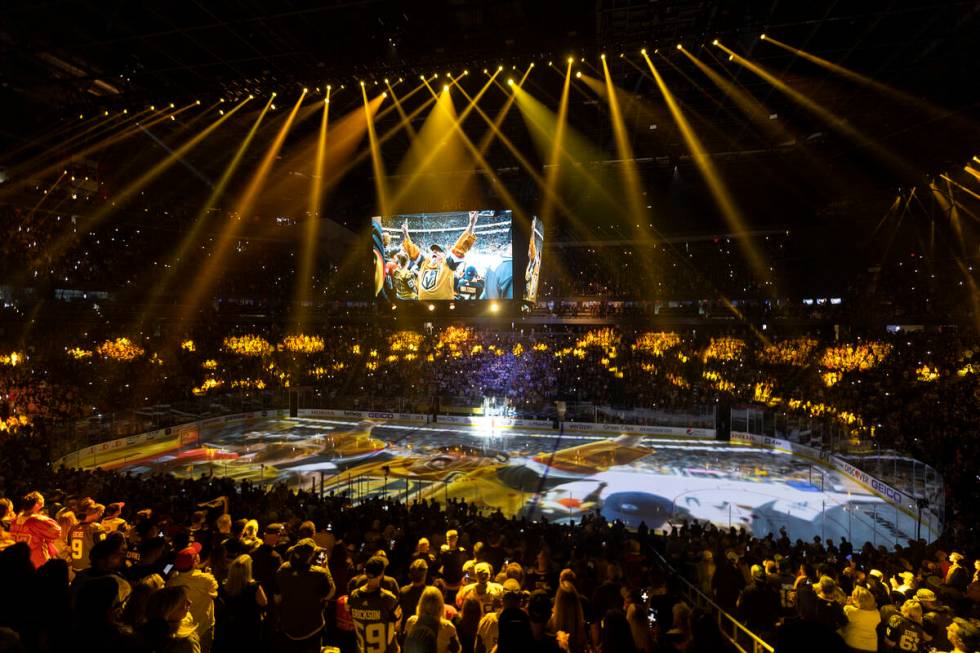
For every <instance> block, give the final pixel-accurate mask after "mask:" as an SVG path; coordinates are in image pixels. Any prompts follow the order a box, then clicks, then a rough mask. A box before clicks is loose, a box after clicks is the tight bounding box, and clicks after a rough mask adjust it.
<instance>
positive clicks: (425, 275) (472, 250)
mask: <svg viewBox="0 0 980 653" xmlns="http://www.w3.org/2000/svg"><path fill="white" fill-rule="evenodd" d="M372 238H373V241H374V242H373V246H374V267H375V277H374V280H375V295H376V296H377V297H379V298H381V299H386V300H391V301H423V302H427V301H438V300H442V301H478V300H484V299H490V300H493V299H513V297H514V288H513V286H514V282H513V277H514V270H513V242H512V216H511V212H510V211H489V210H488V211H454V212H449V213H420V214H412V215H397V216H391V217H375V218H373V219H372Z"/></svg>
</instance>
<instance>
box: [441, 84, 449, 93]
mask: <svg viewBox="0 0 980 653" xmlns="http://www.w3.org/2000/svg"><path fill="white" fill-rule="evenodd" d="M442 90H443V92H446V91H448V90H449V84H443V85H442Z"/></svg>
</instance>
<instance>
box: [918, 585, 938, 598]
mask: <svg viewBox="0 0 980 653" xmlns="http://www.w3.org/2000/svg"><path fill="white" fill-rule="evenodd" d="M915 598H916V599H917V600H919V601H935V600H936V593H935V592H933V591H932V590H931V589H928V588H925V587H923V588H921V589H918V590H916V591H915Z"/></svg>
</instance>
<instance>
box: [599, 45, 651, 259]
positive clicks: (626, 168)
mask: <svg viewBox="0 0 980 653" xmlns="http://www.w3.org/2000/svg"><path fill="white" fill-rule="evenodd" d="M602 74H603V77H605V82H606V84H605V88H606V102H607V104H608V105H609V121H610V123H611V124H612V130H613V138H614V139H615V141H616V152H617V154H618V156H619V159H620V161H622V165H620V166H619V167H620V169H621V170H622V173H623V183H624V185H625V187H626V188H625V190H626V205H627V207H628V210H629V213H630V217H631V218H632V220H631V222H633V224H635V225H636V229H637V231H638V233H637V235H638V236H639V237H640V238H648V237H649V234H648V233H647V232H646V229H645V228H644V227H643V225H645V224H648V222H649V218H650V216H648V215H647V214H646V210H645V208H644V206H645V203H644V202H643V201H642V200H641V199H640V197H641V196H642V193H643V182H642V181H641V179H640V171H639V170H638V169H637V167H636V159H635V156H634V154H633V147H632V146H631V145H630V141H629V136H628V135H627V133H626V125H625V124H624V122H623V114H622V111H620V108H619V100H618V99H617V97H616V87H615V86H614V85H613V81H612V76H611V75H610V74H609V66H608V65H607V64H606V58H605V56H603V57H602ZM643 261H644V263H645V264H646V265H647V266H648V267H649V265H650V263H649V258H648V257H643ZM651 274H652V272H651Z"/></svg>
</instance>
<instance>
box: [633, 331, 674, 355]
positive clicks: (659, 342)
mask: <svg viewBox="0 0 980 653" xmlns="http://www.w3.org/2000/svg"><path fill="white" fill-rule="evenodd" d="M680 343H681V337H680V336H679V335H678V334H676V333H674V332H673V331H659V332H653V331H648V332H646V333H641V334H640V335H639V336H638V337H637V339H636V342H634V343H633V350H634V351H640V352H643V353H646V354H650V355H651V356H656V357H658V358H660V357H663V355H664V354H666V353H667V351H668V350H670V349H673V348H674V347H676V346H678V345H679V344H680Z"/></svg>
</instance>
